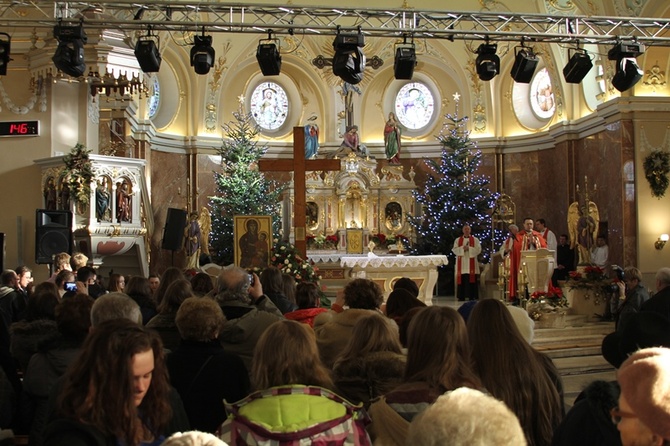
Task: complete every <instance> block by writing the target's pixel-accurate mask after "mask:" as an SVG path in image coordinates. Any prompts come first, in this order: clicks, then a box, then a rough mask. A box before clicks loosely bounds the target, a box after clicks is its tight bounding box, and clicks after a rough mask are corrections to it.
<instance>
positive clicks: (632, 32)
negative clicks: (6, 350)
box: [0, 0, 670, 285]
mask: <svg viewBox="0 0 670 446" xmlns="http://www.w3.org/2000/svg"><path fill="white" fill-rule="evenodd" d="M321 3H322V2H314V1H311V0H306V1H304V2H301V6H300V7H298V6H294V5H293V4H292V2H290V3H289V4H288V5H283V6H277V5H274V4H273V3H272V2H270V1H264V0H260V1H259V2H256V3H255V4H254V6H248V7H245V6H240V5H234V6H233V5H232V4H231V5H227V4H224V3H214V2H204V3H202V2H200V3H193V4H189V2H187V1H185V2H179V3H178V4H173V3H172V2H165V1H152V2H145V3H141V4H138V3H106V2H104V1H103V2H93V3H90V2H87V3H85V4H84V3H69V2H56V3H54V2H46V1H42V0H37V1H33V2H30V3H22V2H18V3H17V2H9V1H3V0H0V5H1V6H2V8H0V30H1V31H2V32H0V45H1V48H3V51H4V53H2V54H0V57H2V58H3V61H2V62H1V63H2V64H3V65H0V70H1V71H0V74H1V76H0V96H1V98H2V102H1V103H0V123H7V125H3V129H5V130H4V131H3V134H2V136H4V138H3V139H2V146H1V149H0V150H2V162H1V163H0V184H2V185H3V187H2V190H3V194H2V207H3V209H4V212H2V213H1V214H0V232H2V233H4V245H5V254H4V258H3V260H4V263H3V264H4V268H8V267H11V268H13V267H15V266H16V265H20V264H25V265H28V266H29V267H31V268H32V269H33V271H34V273H33V275H34V276H35V277H36V278H37V280H44V279H46V278H47V277H48V275H49V271H48V269H47V268H46V267H45V266H43V265H41V263H42V262H39V263H40V264H38V260H37V259H36V257H38V256H36V255H35V253H36V250H37V251H39V249H37V248H38V247H37V246H36V245H37V244H38V241H36V233H37V232H38V226H39V225H40V223H39V221H36V217H35V215H36V209H44V208H47V207H48V206H54V207H53V209H61V207H60V206H61V205H62V199H63V197H61V196H60V194H58V193H56V194H55V196H51V195H50V193H51V192H50V191H51V189H50V186H49V185H50V184H51V185H52V186H56V187H55V188H56V192H58V191H60V188H59V185H58V182H59V181H61V178H60V177H59V174H58V172H62V167H63V156H65V155H68V154H70V153H71V152H72V150H73V148H75V147H76V146H77V145H78V144H81V145H82V146H84V147H85V148H87V149H88V150H91V151H92V153H91V161H92V164H93V166H94V170H95V173H96V177H95V183H94V184H92V186H91V187H92V188H95V187H97V184H100V185H103V184H104V188H105V190H106V191H107V193H111V195H112V196H113V198H112V200H113V201H114V202H115V203H116V202H117V201H118V200H126V201H125V203H126V205H127V209H126V210H124V213H123V215H116V214H112V213H106V214H105V213H102V214H101V215H96V212H95V208H94V207H93V206H89V207H88V208H84V209H80V211H81V212H77V213H76V215H77V216H76V217H75V221H74V222H73V223H72V224H73V230H74V231H75V236H77V234H79V235H81V234H85V237H83V239H84V242H83V243H84V244H83V245H82V244H79V245H78V246H77V248H79V249H88V251H89V253H92V254H93V255H92V256H91V258H93V259H97V260H96V261H97V262H98V264H97V266H100V267H104V268H107V269H114V268H116V269H117V270H121V271H122V270H123V265H127V264H128V263H129V262H131V260H130V258H131V257H132V258H133V259H136V258H138V257H139V258H140V259H141V260H140V261H137V260H132V262H134V263H133V265H134V268H136V269H139V271H141V272H142V273H143V274H145V275H148V274H149V273H150V272H158V273H160V272H161V271H163V270H165V268H167V267H169V266H171V265H173V264H175V263H180V262H182V263H183V261H184V254H183V253H182V252H177V253H176V254H175V252H174V251H173V250H168V249H163V246H162V240H163V228H165V226H166V220H167V219H168V217H169V215H168V214H169V209H182V210H184V211H186V212H188V213H190V212H199V211H200V210H201V209H202V208H208V207H209V205H210V199H209V197H211V196H212V195H213V194H214V193H215V182H214V172H215V171H217V169H219V165H220V159H218V158H217V155H216V154H217V151H216V149H217V148H218V147H220V146H221V143H222V140H223V138H225V137H226V134H225V131H224V129H223V126H224V125H225V124H226V123H229V122H230V121H231V120H232V119H233V113H234V112H237V111H240V110H241V111H243V112H245V113H252V114H253V116H254V117H255V119H256V122H257V123H258V124H259V126H260V128H261V132H260V142H261V143H263V144H267V146H268V150H267V153H266V155H265V158H266V159H277V160H280V159H291V158H292V157H293V139H294V129H295V128H298V130H300V131H302V129H303V128H305V127H306V126H308V125H309V126H314V128H315V129H318V131H317V137H318V144H317V146H318V150H317V151H315V152H314V153H310V154H309V156H308V157H310V158H312V159H327V158H328V157H329V156H331V155H332V154H333V153H336V152H337V151H338V150H340V149H341V148H342V147H343V145H344V142H343V141H346V139H347V137H348V136H347V135H348V132H350V131H351V129H353V128H354V127H355V129H356V130H357V135H358V138H359V142H360V146H361V147H362V148H363V149H362V150H364V152H362V153H363V156H361V157H358V158H357V160H356V159H354V161H355V163H354V162H352V163H351V165H348V164H347V157H343V158H341V160H342V163H343V168H344V169H345V172H346V171H349V173H352V172H353V174H355V175H357V178H360V181H357V182H356V183H355V186H353V185H351V188H348V189H347V187H349V186H346V185H344V184H343V183H342V182H340V181H339V180H338V178H335V174H334V173H333V174H332V175H331V176H330V177H328V176H327V175H326V176H325V177H324V176H318V175H317V176H315V175H313V172H312V176H311V177H310V175H309V172H307V174H306V182H307V193H308V197H307V200H308V202H310V203H312V205H311V206H312V208H311V212H312V220H310V216H309V215H308V216H307V220H308V221H307V225H306V226H307V231H308V234H307V235H308V236H310V235H311V236H312V237H318V236H319V235H323V236H328V235H332V234H336V233H338V231H344V230H346V229H347V228H362V229H365V230H366V231H368V232H369V234H372V233H377V232H379V233H385V234H387V235H392V234H397V233H399V232H403V231H404V230H408V227H407V226H405V225H406V222H403V221H392V220H393V218H394V217H395V216H397V213H398V212H400V213H402V212H403V211H405V212H408V211H410V210H413V206H415V203H413V201H412V200H411V199H410V197H411V190H412V189H413V188H414V187H416V186H418V185H421V184H423V182H424V181H425V178H426V175H427V168H426V165H425V162H424V159H426V158H433V159H437V158H439V156H440V152H441V144H440V143H439V141H438V140H437V136H439V135H440V134H441V132H443V131H444V126H445V116H446V115H447V114H451V115H456V116H460V117H467V118H468V121H467V130H468V131H469V132H470V138H471V139H472V140H473V141H474V142H475V143H476V145H477V148H478V150H480V151H481V152H482V155H483V157H482V163H481V166H480V173H481V174H483V175H487V176H489V177H490V179H491V183H490V185H491V189H492V192H495V193H502V194H506V195H507V196H509V197H510V198H511V200H512V201H513V203H514V205H515V207H516V211H515V221H516V223H517V224H521V223H522V221H523V218H524V217H526V216H530V217H533V218H544V219H545V220H546V222H547V226H548V227H549V228H550V229H552V230H553V231H554V233H556V234H557V235H558V234H563V233H568V209H569V206H570V204H571V203H573V202H575V201H576V200H578V196H579V190H580V188H581V190H582V192H583V191H584V189H585V188H586V189H587V190H589V191H590V194H591V195H590V198H591V200H592V201H593V202H595V203H596V204H597V206H598V209H599V213H600V233H601V234H603V235H605V236H606V237H607V242H608V245H609V255H610V258H609V261H610V263H612V264H618V265H622V266H637V267H638V268H639V269H640V270H641V271H642V273H643V275H644V276H645V278H646V281H645V283H647V284H650V285H651V284H653V275H654V274H655V272H656V271H657V270H658V269H659V268H660V267H663V266H667V265H668V260H666V259H667V256H666V254H669V253H670V250H663V249H662V244H661V245H660V246H661V249H658V246H659V244H657V243H656V242H657V241H658V240H659V239H660V237H661V234H667V233H669V232H670V206H668V202H667V200H668V196H667V195H665V191H663V193H660V194H658V193H655V191H654V189H653V188H652V185H650V182H649V181H648V179H647V178H648V177H649V176H650V175H651V176H653V175H654V172H655V171H654V169H653V167H645V166H646V161H647V160H650V161H651V162H653V160H654V159H655V158H653V156H654V154H655V153H658V152H661V153H667V152H668V151H670V126H669V125H668V122H670V107H669V106H668V104H669V103H670V102H669V101H668V96H670V86H669V85H668V83H667V79H666V76H667V73H668V72H669V70H670V65H669V60H670V58H669V57H668V48H669V47H670V6H668V5H667V4H665V3H664V2H656V1H649V0H642V1H635V2H634V1H629V0H607V1H605V2H592V1H590V0H542V1H538V2H522V1H520V0H508V1H496V0H477V1H474V0H466V1H465V2H460V3H459V4H458V10H459V11H460V12H457V11H449V10H445V9H444V3H443V2H437V1H434V0H429V1H425V2H421V3H420V4H419V3H417V2H413V1H412V0H405V1H404V2H397V4H393V5H390V6H391V7H390V8H389V4H388V2H382V1H380V0H369V1H368V2H366V8H365V9H359V8H357V7H356V6H355V5H353V4H351V5H348V6H342V5H332V6H331V7H325V6H321ZM317 5H318V6H317ZM464 11H468V12H464ZM83 34H85V37H84V36H83ZM338 39H339V40H338ZM352 39H353V40H354V43H353V44H352V43H351V42H350V40H352ZM84 41H85V42H84ZM2 42H4V43H2ZM63 42H64V43H63ZM147 42H153V43H147ZM338 42H339V44H342V45H344V46H347V45H349V46H351V45H353V47H355V51H356V52H357V54H359V58H358V59H357V58H353V59H352V58H349V59H348V61H349V62H351V63H353V64H354V67H353V74H352V67H351V66H346V64H345V66H342V64H341V63H339V62H338V57H337V56H338V54H339V52H338V50H339V49H340V47H339V46H338ZM343 42H344V43H343ZM362 44H364V46H363V45H362ZM72 52H74V53H75V55H74V56H73V55H72ZM80 52H81V56H82V58H83V61H82V60H79V61H78V64H77V63H74V64H73V63H70V62H72V60H71V59H77V55H79V53H80ZM138 52H139V53H140V54H141V56H140V57H137V56H136V54H138ZM361 53H363V54H364V58H363V59H362V60H361V59H360V57H361V56H360V54H361ZM68 55H69V57H68ZM414 59H415V60H416V63H414ZM352 60H353V62H352ZM496 61H497V62H496ZM361 62H364V63H363V66H357V64H358V65H360V64H361ZM531 62H533V63H532V68H534V69H532V70H528V67H527V65H528V64H530V63H531ZM55 63H56V65H58V68H57V67H56V65H55ZM156 65H158V66H156ZM338 70H339V74H338V75H336V74H335V72H336V71H338ZM68 72H69V74H68ZM77 74H80V75H78V76H77ZM515 78H516V79H517V80H519V81H520V82H519V81H516V80H515ZM269 101H271V103H272V106H271V107H268V106H267V103H268V102H269ZM268 110H269V111H268ZM390 114H394V116H397V119H399V121H400V125H401V126H402V128H403V132H402V135H401V142H402V143H401V149H400V151H399V153H397V154H396V157H395V158H394V159H391V158H389V157H387V154H386V152H385V143H384V127H385V123H386V122H387V119H389V116H390ZM12 123H14V124H16V126H15V127H12V126H11V124H12ZM16 129H19V130H16ZM354 158H356V157H354ZM354 164H355V165H354ZM652 164H653V163H652ZM269 175H271V176H273V177H275V178H276V179H279V180H284V181H289V180H290V179H291V175H290V174H289V173H287V172H283V173H272V174H269ZM661 175H664V177H665V178H666V180H665V181H666V183H667V175H668V172H667V171H666V172H665V173H661ZM324 178H325V179H324ZM339 178H340V179H341V177H339ZM101 187H103V186H101ZM48 192H49V193H48ZM117 197H121V198H117ZM50 200H51V201H52V203H51V204H50V203H49V202H50ZM390 203H393V204H392V205H391V206H390V207H389V206H388V204H390ZM117 206H118V205H117ZM308 211H310V209H308ZM387 217H388V218H390V219H391V220H387ZM288 218H290V217H288ZM37 220H39V219H37ZM387 222H389V224H388V225H387ZM287 230H289V231H290V230H291V228H290V226H289V227H288V229H287ZM292 236H295V234H292ZM435 254H438V253H435ZM175 255H176V258H175ZM132 262H131V263H132Z"/></svg>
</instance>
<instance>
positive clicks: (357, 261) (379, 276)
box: [340, 255, 449, 305]
mask: <svg viewBox="0 0 670 446" xmlns="http://www.w3.org/2000/svg"><path fill="white" fill-rule="evenodd" d="M448 263H449V262H448V260H447V256H443V255H435V256H403V255H397V256H379V257H376V256H374V257H368V256H343V257H342V258H341V260H340V265H341V266H343V267H345V268H351V271H350V276H351V277H352V278H355V279H356V278H367V279H370V280H372V281H374V282H376V283H378V284H379V285H380V286H381V287H382V290H383V291H384V301H386V299H387V298H388V296H389V294H391V291H393V284H394V283H395V281H396V280H397V279H399V278H401V277H409V278H410V279H412V280H414V281H415V282H416V283H417V285H418V286H419V299H421V300H422V301H423V302H425V303H426V305H431V304H432V299H433V289H434V288H435V284H436V283H437V276H438V273H437V267H438V266H443V265H446V264H448Z"/></svg>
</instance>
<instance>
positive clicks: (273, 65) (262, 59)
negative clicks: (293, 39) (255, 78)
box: [256, 41, 281, 76]
mask: <svg viewBox="0 0 670 446" xmlns="http://www.w3.org/2000/svg"><path fill="white" fill-rule="evenodd" d="M256 60H257V61H258V66H259V67H260V68H261V72H262V73H263V76H277V75H278V74H279V73H280V72H281V54H279V48H278V46H277V44H276V43H274V42H270V41H265V42H263V41H261V42H259V43H258V48H257V49H256Z"/></svg>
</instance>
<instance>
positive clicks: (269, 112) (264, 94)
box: [250, 82, 288, 130]
mask: <svg viewBox="0 0 670 446" xmlns="http://www.w3.org/2000/svg"><path fill="white" fill-rule="evenodd" d="M250 109H251V114H252V116H253V117H254V119H255V120H256V123H257V124H258V125H259V126H260V127H261V128H262V129H264V130H277V129H278V128H279V127H281V126H282V125H283V124H284V122H286V117H287V116H288V98H287V97H286V91H284V89H283V88H282V87H281V86H280V85H279V84H276V83H274V82H263V83H262V84H260V85H259V86H258V87H256V88H255V89H254V92H253V93H252V94H251V104H250Z"/></svg>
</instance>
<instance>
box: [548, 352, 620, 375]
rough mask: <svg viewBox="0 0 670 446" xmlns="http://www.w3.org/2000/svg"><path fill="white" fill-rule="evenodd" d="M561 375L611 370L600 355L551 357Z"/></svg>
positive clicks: (609, 365) (612, 368)
mask: <svg viewBox="0 0 670 446" xmlns="http://www.w3.org/2000/svg"><path fill="white" fill-rule="evenodd" d="M553 361H554V364H555V365H556V368H557V369H558V371H559V373H560V374H561V376H567V375H576V374H584V373H600V372H608V371H613V370H614V367H612V365H611V364H610V363H609V362H607V361H606V360H605V358H603V357H602V355H590V356H576V357H575V356H572V357H563V358H555V359H553Z"/></svg>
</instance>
